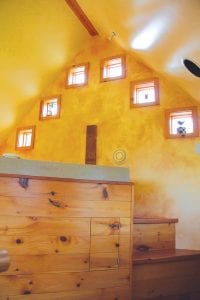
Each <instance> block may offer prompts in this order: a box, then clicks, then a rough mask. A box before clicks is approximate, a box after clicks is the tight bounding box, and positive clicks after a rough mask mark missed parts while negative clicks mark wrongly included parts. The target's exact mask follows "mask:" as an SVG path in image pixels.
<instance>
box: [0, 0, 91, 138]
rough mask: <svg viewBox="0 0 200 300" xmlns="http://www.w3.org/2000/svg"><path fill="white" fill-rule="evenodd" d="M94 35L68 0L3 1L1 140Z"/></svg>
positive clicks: (0, 1) (0, 20)
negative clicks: (72, 8)
mask: <svg viewBox="0 0 200 300" xmlns="http://www.w3.org/2000/svg"><path fill="white" fill-rule="evenodd" d="M90 38H91V37H90V35H89V34H88V32H87V30H86V29H85V28H84V27H83V26H82V24H81V23H80V22H79V21H78V19H77V17H76V16H75V15H74V13H73V12H72V11H71V9H70V8H69V7H68V6H67V5H66V2H65V1H64V0H34V1H32V0H0V144H1V143H2V142H3V141H4V139H5V138H6V136H7V135H8V134H9V130H10V129H11V128H12V127H13V126H14V125H15V124H16V122H17V121H18V120H19V119H20V118H21V117H22V116H23V115H24V114H25V113H26V111H27V110H29V109H30V108H31V107H32V105H33V102H34V100H35V99H36V96H38V95H39V94H40V93H41V92H42V91H43V90H44V89H45V87H47V86H48V85H49V84H50V83H51V82H52V80H54V78H56V76H57V74H58V72H59V71H60V70H61V69H62V68H63V66H64V65H66V63H67V61H68V60H70V59H71V58H72V56H73V55H74V54H75V53H77V52H78V51H79V50H80V49H81V48H82V47H83V44H84V43H85V42H87V41H88V40H89V39H90Z"/></svg>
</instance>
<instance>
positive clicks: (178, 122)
mask: <svg viewBox="0 0 200 300" xmlns="http://www.w3.org/2000/svg"><path fill="white" fill-rule="evenodd" d="M166 136H167V137H168V138H177V137H195V136H198V120H197V109H196V107H189V108H179V109H170V110H167V111H166Z"/></svg>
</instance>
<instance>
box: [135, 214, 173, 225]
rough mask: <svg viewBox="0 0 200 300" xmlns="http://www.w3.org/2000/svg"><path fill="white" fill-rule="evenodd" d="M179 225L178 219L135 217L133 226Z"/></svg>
mask: <svg viewBox="0 0 200 300" xmlns="http://www.w3.org/2000/svg"><path fill="white" fill-rule="evenodd" d="M169 223H178V219H177V218H158V217H139V216H134V218H133V224H169Z"/></svg>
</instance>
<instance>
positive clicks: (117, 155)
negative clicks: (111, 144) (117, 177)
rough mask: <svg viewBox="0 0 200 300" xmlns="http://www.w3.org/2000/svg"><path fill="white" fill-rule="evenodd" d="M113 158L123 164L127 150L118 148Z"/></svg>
mask: <svg viewBox="0 0 200 300" xmlns="http://www.w3.org/2000/svg"><path fill="white" fill-rule="evenodd" d="M113 159H114V161H115V162H116V163H117V164H122V163H124V161H125V160H126V151H125V150H123V149H117V150H115V151H114V152H113Z"/></svg>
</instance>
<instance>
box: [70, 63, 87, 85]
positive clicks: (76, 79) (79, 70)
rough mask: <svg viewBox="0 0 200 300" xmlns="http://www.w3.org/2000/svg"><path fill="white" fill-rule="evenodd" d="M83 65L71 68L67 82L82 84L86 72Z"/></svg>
mask: <svg viewBox="0 0 200 300" xmlns="http://www.w3.org/2000/svg"><path fill="white" fill-rule="evenodd" d="M85 72H86V70H85V66H80V67H76V68H72V69H71V71H70V74H69V77H68V84H69V85H72V84H82V83H85V79H86V76H85V75H86V74H85Z"/></svg>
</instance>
